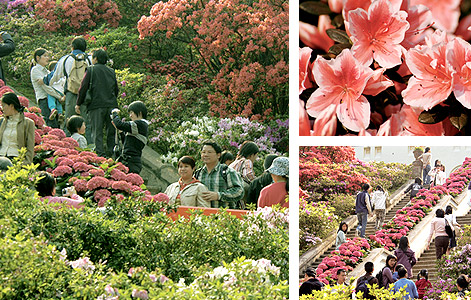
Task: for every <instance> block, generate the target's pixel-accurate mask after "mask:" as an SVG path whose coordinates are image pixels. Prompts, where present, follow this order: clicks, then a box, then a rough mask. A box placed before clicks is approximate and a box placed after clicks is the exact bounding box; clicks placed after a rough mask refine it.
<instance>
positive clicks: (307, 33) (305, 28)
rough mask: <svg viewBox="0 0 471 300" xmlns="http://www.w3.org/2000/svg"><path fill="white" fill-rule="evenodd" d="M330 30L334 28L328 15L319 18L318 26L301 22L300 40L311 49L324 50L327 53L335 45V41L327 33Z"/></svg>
mask: <svg viewBox="0 0 471 300" xmlns="http://www.w3.org/2000/svg"><path fill="white" fill-rule="evenodd" d="M329 28H334V26H332V24H331V20H330V18H329V16H327V15H321V16H319V22H318V26H314V25H311V24H308V23H304V22H299V39H300V40H301V41H302V42H303V43H304V44H305V45H306V46H308V47H310V48H313V49H322V50H324V51H325V52H327V50H329V48H330V47H331V46H332V45H333V44H334V41H333V40H332V39H331V38H330V37H329V36H328V35H327V33H326V30H327V29H329Z"/></svg>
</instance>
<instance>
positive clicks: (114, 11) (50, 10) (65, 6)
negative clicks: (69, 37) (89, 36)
mask: <svg viewBox="0 0 471 300" xmlns="http://www.w3.org/2000/svg"><path fill="white" fill-rule="evenodd" d="M31 3H32V6H33V11H34V13H35V17H36V18H38V19H40V20H45V21H46V22H44V23H43V26H44V29H45V30H46V31H53V32H57V31H62V32H64V31H66V32H85V31H88V30H90V29H91V28H94V27H96V26H97V25H98V24H99V23H101V24H103V23H105V24H107V25H108V26H110V27H117V26H118V24H119V20H120V19H121V13H120V12H119V10H118V6H117V5H116V3H115V2H114V1H112V0H104V1H103V0H102V1H97V0H77V1H71V0H65V1H51V0H32V1H31Z"/></svg>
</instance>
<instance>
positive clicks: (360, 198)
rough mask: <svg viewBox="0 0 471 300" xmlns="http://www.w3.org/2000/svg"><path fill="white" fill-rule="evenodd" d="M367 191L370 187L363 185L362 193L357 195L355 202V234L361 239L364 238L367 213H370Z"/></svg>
mask: <svg viewBox="0 0 471 300" xmlns="http://www.w3.org/2000/svg"><path fill="white" fill-rule="evenodd" d="M369 189H370V185H369V184H368V183H364V184H363V185H362V191H361V192H360V193H358V194H357V198H356V202H355V212H356V214H357V218H358V227H357V234H358V235H359V236H360V237H362V238H364V237H365V232H366V223H367V222H368V213H371V211H372V208H371V202H370V195H369V194H368V190H369Z"/></svg>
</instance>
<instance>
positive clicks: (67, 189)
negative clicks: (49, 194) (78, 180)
mask: <svg viewBox="0 0 471 300" xmlns="http://www.w3.org/2000/svg"><path fill="white" fill-rule="evenodd" d="M71 192H72V187H71V186H69V187H66V188H64V189H62V195H70V193H71Z"/></svg>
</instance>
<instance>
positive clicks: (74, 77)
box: [64, 53, 91, 95]
mask: <svg viewBox="0 0 471 300" xmlns="http://www.w3.org/2000/svg"><path fill="white" fill-rule="evenodd" d="M69 57H72V58H73V59H74V61H73V62H72V68H71V69H70V72H69V74H67V72H65V62H66V61H67V59H68V58H69ZM89 65H91V63H90V60H89V59H88V56H87V54H86V53H80V54H77V55H74V54H70V55H69V56H68V57H67V58H66V59H64V73H65V78H66V90H67V91H69V92H71V93H74V94H76V95H77V94H78V91H79V89H80V85H81V84H82V80H83V77H84V76H85V71H86V70H87V67H88V66H89Z"/></svg>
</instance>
